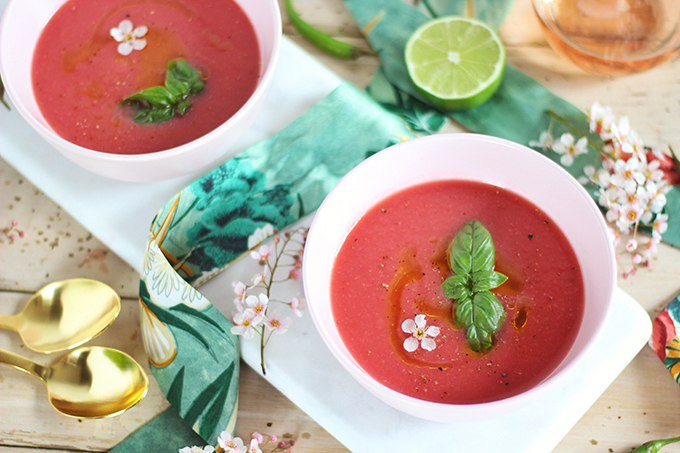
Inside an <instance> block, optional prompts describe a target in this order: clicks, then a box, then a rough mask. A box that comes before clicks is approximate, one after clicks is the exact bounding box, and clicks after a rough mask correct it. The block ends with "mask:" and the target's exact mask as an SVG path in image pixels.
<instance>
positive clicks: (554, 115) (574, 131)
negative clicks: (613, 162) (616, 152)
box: [547, 110, 607, 155]
mask: <svg viewBox="0 0 680 453" xmlns="http://www.w3.org/2000/svg"><path fill="white" fill-rule="evenodd" d="M547 113H548V115H550V117H551V118H553V119H555V120H557V121H559V122H560V123H561V124H562V125H563V126H564V127H566V128H567V129H569V131H570V132H571V133H572V134H574V135H577V136H579V137H586V139H587V140H588V145H589V146H591V147H592V148H593V149H595V150H597V151H599V152H600V153H602V154H604V155H607V153H606V152H605V150H604V148H602V147H601V146H600V145H599V144H597V143H595V142H594V141H592V140H591V139H590V138H589V137H588V136H587V135H586V134H584V133H583V132H581V131H580V130H578V129H576V128H575V127H574V126H572V125H571V123H569V121H567V119H566V118H564V117H563V116H561V115H559V114H558V113H556V112H554V111H552V110H548V111H547Z"/></svg>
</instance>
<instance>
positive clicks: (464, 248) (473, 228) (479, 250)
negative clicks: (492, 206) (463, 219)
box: [449, 220, 496, 274]
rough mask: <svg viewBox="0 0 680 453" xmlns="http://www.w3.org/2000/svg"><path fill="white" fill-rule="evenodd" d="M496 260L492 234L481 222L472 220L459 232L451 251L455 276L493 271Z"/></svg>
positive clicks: (450, 258)
mask: <svg viewBox="0 0 680 453" xmlns="http://www.w3.org/2000/svg"><path fill="white" fill-rule="evenodd" d="M495 260H496V256H495V251H494V245H493V240H492V239H491V233H489V231H488V230H487V229H486V228H484V225H482V223H481V222H480V221H479V220H470V221H469V222H467V223H466V224H465V225H463V227H462V228H461V229H460V230H458V232H457V233H456V236H455V238H454V239H453V243H452V244H451V247H450V249H449V266H451V270H452V271H453V272H454V273H455V274H472V273H475V272H478V271H484V270H486V271H490V270H493V265H494V261H495Z"/></svg>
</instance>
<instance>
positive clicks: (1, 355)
mask: <svg viewBox="0 0 680 453" xmlns="http://www.w3.org/2000/svg"><path fill="white" fill-rule="evenodd" d="M0 363H4V364H5V365H9V366H11V367H13V368H16V369H17V370H21V371H24V372H26V373H28V374H32V375H33V376H35V377H38V378H40V379H42V380H43V381H44V380H45V378H46V373H47V369H48V368H46V367H44V366H42V365H39V364H37V363H35V362H33V361H31V360H28V359H27V358H25V357H22V356H20V355H18V354H14V353H13V352H9V351H5V350H2V349H0Z"/></svg>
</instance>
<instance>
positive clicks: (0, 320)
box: [0, 315, 18, 330]
mask: <svg viewBox="0 0 680 453" xmlns="http://www.w3.org/2000/svg"><path fill="white" fill-rule="evenodd" d="M17 318H18V316H12V315H0V329H11V330H16V328H17Z"/></svg>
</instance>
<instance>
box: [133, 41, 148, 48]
mask: <svg viewBox="0 0 680 453" xmlns="http://www.w3.org/2000/svg"><path fill="white" fill-rule="evenodd" d="M145 47H146V39H133V40H132V48H133V49H135V50H142V49H143V48H145Z"/></svg>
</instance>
